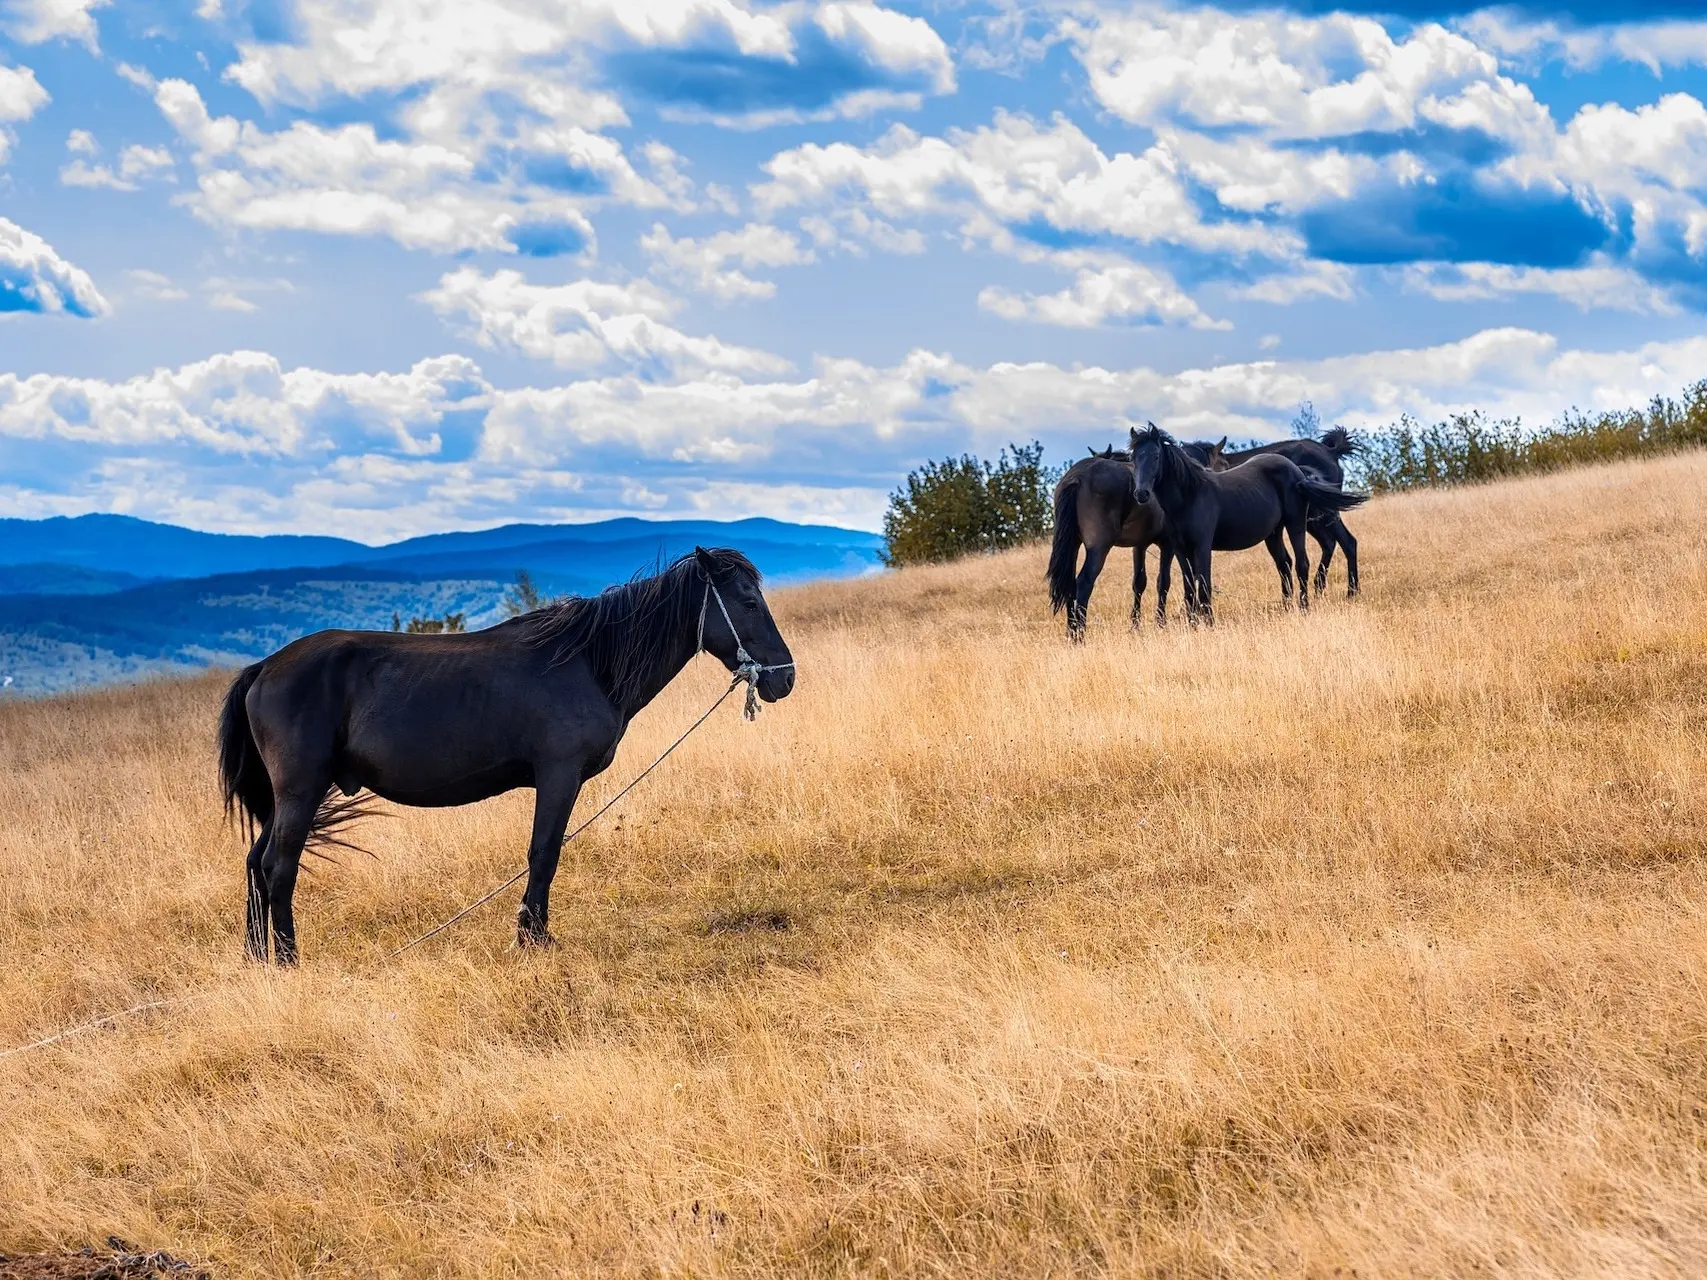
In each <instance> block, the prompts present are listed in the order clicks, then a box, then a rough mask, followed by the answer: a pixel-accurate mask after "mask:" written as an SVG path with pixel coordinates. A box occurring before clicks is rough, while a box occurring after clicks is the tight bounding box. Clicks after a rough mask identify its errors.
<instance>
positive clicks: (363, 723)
mask: <svg viewBox="0 0 1707 1280" xmlns="http://www.w3.org/2000/svg"><path fill="white" fill-rule="evenodd" d="M702 650H703V651H707V652H710V653H711V654H712V655H713V656H714V657H716V658H718V659H719V660H720V661H721V662H722V663H723V664H724V666H726V667H728V668H729V669H730V670H731V671H734V672H736V673H737V674H738V675H744V676H746V677H747V678H748V679H750V680H751V681H752V682H753V683H754V686H755V688H756V689H757V692H758V695H759V697H761V698H763V699H764V700H765V701H766V702H775V701H776V700H777V699H778V698H783V697H786V696H787V695H788V693H789V692H790V690H792V689H793V688H794V660H793V658H792V657H791V656H790V654H789V651H788V645H787V644H785V643H784V642H783V638H782V636H781V634H780V633H779V632H778V631H777V627H776V623H775V622H774V621H773V620H772V618H771V614H770V609H769V608H768V607H767V606H766V604H765V599H764V596H763V594H761V592H760V590H759V573H758V570H757V569H755V568H754V567H753V565H752V563H751V562H750V561H748V559H747V558H746V557H745V556H743V555H742V554H741V553H740V552H738V551H728V550H715V551H707V550H705V549H704V548H701V549H698V550H696V551H695V552H694V553H693V554H692V555H688V556H683V557H682V558H681V559H680V560H677V561H676V562H675V563H674V564H672V565H670V566H669V567H668V568H667V569H664V570H663V571H662V572H660V573H657V574H655V575H653V576H652V577H649V578H640V579H636V580H635V581H633V582H630V583H628V584H627V585H625V586H620V587H612V588H611V589H610V590H608V591H606V592H604V593H603V594H601V595H597V596H591V597H588V598H585V599H572V600H567V601H564V602H563V603H561V604H554V605H548V606H547V607H546V608H544V609H540V610H537V611H536V612H533V613H529V614H524V615H523V616H521V617H519V618H514V619H511V620H510V621H508V622H502V623H499V624H498V625H497V626H495V627H491V628H489V629H488V630H485V631H475V632H469V633H465V634H459V635H410V634H406V633H393V632H385V631H320V632H316V633H315V634H314V635H311V636H304V637H303V638H302V639H301V640H297V641H295V642H293V643H291V644H288V645H286V646H285V647H284V648H283V649H280V650H279V651H278V652H277V653H275V654H274V655H273V656H272V657H270V658H268V659H266V660H265V661H263V662H258V663H256V664H255V665H254V666H251V667H247V668H245V669H244V670H243V672H242V673H241V674H240V675H238V677H237V679H236V680H235V681H233V682H232V685H231V691H230V693H228V694H227V695H226V699H225V710H224V713H223V715H222V716H221V719H220V725H219V771H220V777H221V780H222V782H223V783H224V787H225V805H226V810H227V812H228V813H229V812H232V811H233V810H234V809H235V808H237V807H238V806H241V809H242V811H243V813H244V815H245V816H246V817H247V819H248V820H249V823H250V826H251V829H252V828H253V824H254V823H256V822H258V823H259V824H260V834H259V835H258V836H257V837H256V839H255V842H254V845H253V847H252V848H251V849H250V850H249V863H248V886H249V893H248V899H249V904H248V913H247V928H246V931H245V935H244V936H245V943H244V949H245V950H246V951H247V953H248V954H249V956H250V957H251V958H252V959H256V960H263V961H264V960H266V958H267V921H268V918H269V916H270V918H271V920H272V929H273V945H274V955H275V957H276V959H277V960H278V962H279V963H280V964H294V963H295V962H296V959H297V947H296V923H295V919H294V917H293V916H292V913H291V896H292V893H293V892H294V890H295V888H296V873H297V866H298V863H299V862H300V860H301V858H302V853H303V849H304V846H305V845H307V844H310V843H311V842H313V841H315V840H318V841H319V842H321V843H341V841H339V840H338V838H337V836H336V835H335V834H334V832H335V830H336V829H337V827H338V826H339V824H340V823H342V822H345V821H348V820H349V818H350V817H352V816H353V813H354V812H355V807H356V802H352V801H350V800H346V799H341V798H339V797H338V794H337V793H338V792H342V793H343V795H344V796H346V797H347V796H354V795H355V794H356V793H357V792H358V791H359V790H360V789H361V788H363V787H366V788H367V789H368V790H370V791H372V792H373V793H374V794H376V795H379V796H383V797H384V798H385V799H387V800H394V801H396V802H397V803H398V804H407V805H430V806H441V805H457V804H471V803H473V802H474V801H476V800H484V799H486V798H487V797H489V796H495V795H498V794H500V793H501V792H505V791H510V790H513V789H514V788H516V787H532V788H533V789H534V792H535V801H534V814H533V838H532V840H531V841H530V842H529V844H528V882H527V890H526V893H525V894H524V895H523V897H522V905H521V910H520V911H519V912H518V913H517V917H516V940H517V942H518V943H520V944H522V945H524V946H525V945H530V944H541V945H544V944H549V943H550V942H551V935H550V933H549V931H548V928H547V926H548V924H549V921H550V911H551V909H550V894H551V879H552V876H554V875H555V874H556V872H557V858H558V854H559V852H560V851H561V848H562V844H563V833H564V830H565V829H566V828H567V826H568V823H569V813H570V810H571V809H573V808H574V806H575V798H576V796H577V795H578V794H579V793H580V790H581V786H582V784H583V783H585V782H586V780H587V779H588V778H591V777H594V776H595V775H597V774H599V773H602V772H603V771H604V770H605V769H607V768H609V767H610V762H611V759H612V757H613V756H615V754H616V748H617V744H618V743H619V742H621V741H622V735H623V733H624V732H625V731H626V730H627V728H628V724H629V721H630V720H632V719H633V718H634V716H635V714H636V713H637V712H639V711H640V709H641V708H642V707H644V706H645V705H646V704H647V703H649V702H651V701H652V699H653V698H655V697H657V696H658V694H659V692H660V691H662V689H663V688H664V686H665V685H667V684H668V683H669V682H670V681H671V680H673V679H674V678H675V677H676V674H677V673H678V672H680V671H681V669H682V668H683V667H685V666H686V665H687V664H688V663H689V662H690V661H691V660H692V659H693V657H694V655H695V654H697V653H699V652H701V651H702Z"/></svg>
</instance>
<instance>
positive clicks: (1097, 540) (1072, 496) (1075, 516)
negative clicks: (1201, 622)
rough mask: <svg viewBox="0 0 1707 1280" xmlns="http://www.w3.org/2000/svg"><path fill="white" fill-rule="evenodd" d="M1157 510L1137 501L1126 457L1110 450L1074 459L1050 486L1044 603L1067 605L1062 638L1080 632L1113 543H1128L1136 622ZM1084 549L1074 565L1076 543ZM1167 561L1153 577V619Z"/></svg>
mask: <svg viewBox="0 0 1707 1280" xmlns="http://www.w3.org/2000/svg"><path fill="white" fill-rule="evenodd" d="M1163 523H1164V522H1163V519H1162V509H1161V508H1160V507H1159V506H1157V505H1156V504H1155V503H1154V502H1138V501H1136V500H1135V499H1134V497H1133V492H1132V461H1131V459H1130V458H1128V457H1127V456H1126V455H1125V454H1120V453H1116V452H1114V450H1113V449H1108V450H1105V451H1104V452H1102V453H1093V454H1092V455H1091V456H1090V457H1088V458H1080V459H1079V460H1078V461H1077V462H1075V463H1074V464H1073V465H1072V466H1071V467H1069V468H1067V473H1066V474H1065V475H1063V476H1062V477H1061V479H1060V482H1059V483H1057V484H1056V486H1055V539H1054V542H1053V544H1052V545H1051V547H1050V550H1049V570H1048V577H1049V605H1050V611H1051V612H1052V613H1059V612H1060V611H1061V610H1062V608H1065V609H1066V610H1067V637H1068V639H1071V640H1083V639H1084V637H1085V610H1086V608H1087V607H1088V606H1089V605H1090V602H1091V591H1092V590H1093V589H1094V588H1095V587H1096V581H1097V575H1098V574H1100V573H1101V572H1102V566H1103V562H1104V561H1106V560H1107V559H1108V553H1109V552H1110V551H1111V550H1113V549H1114V548H1115V547H1131V548H1132V625H1133V626H1137V625H1138V619H1139V616H1140V609H1141V608H1142V606H1143V603H1144V587H1145V584H1146V581H1147V579H1146V576H1145V573H1144V553H1145V552H1146V551H1147V550H1148V549H1149V547H1150V544H1151V543H1153V542H1159V541H1161V537H1162V525H1163ZM1080 544H1083V545H1084V548H1085V567H1084V568H1083V569H1080V568H1079V567H1078V563H1079V546H1080ZM1171 572H1172V566H1171V564H1170V562H1169V560H1168V557H1167V556H1165V555H1164V556H1163V557H1162V565H1161V572H1160V574H1159V575H1158V576H1157V578H1156V622H1157V624H1158V625H1160V624H1162V623H1164V622H1165V621H1166V618H1167V605H1168V583H1169V579H1170V577H1171Z"/></svg>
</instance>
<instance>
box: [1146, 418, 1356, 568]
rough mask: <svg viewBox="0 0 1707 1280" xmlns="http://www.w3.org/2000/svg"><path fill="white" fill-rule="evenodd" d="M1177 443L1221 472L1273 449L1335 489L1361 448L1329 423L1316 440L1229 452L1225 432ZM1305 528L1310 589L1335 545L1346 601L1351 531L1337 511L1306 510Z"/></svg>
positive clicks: (1352, 560) (1352, 542)
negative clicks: (1313, 558)
mask: <svg viewBox="0 0 1707 1280" xmlns="http://www.w3.org/2000/svg"><path fill="white" fill-rule="evenodd" d="M1180 447H1181V448H1182V449H1184V450H1185V451H1186V452H1187V453H1189V454H1191V456H1192V457H1193V458H1195V459H1196V460H1197V461H1198V462H1200V463H1202V464H1203V465H1204V466H1206V467H1208V468H1209V469H1210V470H1211V471H1225V470H1227V469H1229V468H1231V467H1236V466H1239V465H1241V464H1242V463H1245V462H1248V461H1250V459H1252V458H1256V457H1261V456H1263V455H1264V454H1271V453H1277V454H1279V455H1280V456H1281V457H1283V458H1290V459H1291V460H1292V461H1293V462H1296V463H1297V464H1298V466H1299V467H1300V468H1302V469H1303V471H1304V473H1305V474H1306V475H1310V476H1314V477H1316V478H1317V479H1320V480H1323V481H1325V482H1326V483H1328V484H1331V485H1332V486H1333V487H1334V488H1336V489H1342V488H1344V487H1345V467H1344V466H1343V463H1344V460H1345V459H1346V458H1348V457H1350V456H1351V455H1352V454H1355V453H1361V452H1363V446H1362V445H1361V444H1360V443H1359V442H1358V440H1357V438H1356V437H1355V436H1353V435H1352V434H1351V432H1349V431H1347V430H1346V429H1345V428H1344V427H1331V428H1329V429H1328V430H1327V431H1325V432H1323V433H1322V438H1321V439H1320V440H1278V441H1276V442H1275V443H1273V444H1264V445H1257V446H1256V447H1254V448H1251V449H1235V450H1233V451H1232V452H1231V453H1229V452H1228V451H1227V437H1226V436H1222V437H1221V442H1220V443H1219V444H1208V443H1205V442H1204V441H1201V440H1200V441H1194V442H1192V443H1190V444H1182V445H1181V446H1180ZM1306 528H1308V530H1309V532H1310V536H1311V537H1312V538H1314V539H1315V540H1316V543H1317V545H1319V546H1320V547H1321V548H1322V559H1321V561H1320V562H1319V563H1318V564H1317V566H1316V594H1317V595H1321V594H1322V593H1323V592H1325V591H1326V590H1327V589H1328V566H1329V565H1330V564H1331V563H1333V558H1334V548H1335V547H1336V546H1338V547H1340V548H1343V549H1344V551H1345V570H1346V590H1345V594H1346V598H1347V599H1348V600H1349V599H1351V598H1353V597H1354V596H1356V595H1357V594H1358V592H1359V591H1360V590H1362V588H1361V586H1360V585H1359V582H1358V577H1357V539H1356V538H1354V537H1352V536H1351V530H1350V529H1347V528H1346V527H1345V521H1343V520H1341V519H1340V516H1339V513H1338V512H1337V511H1317V510H1314V509H1312V511H1311V513H1310V519H1309V521H1308V522H1307V523H1306Z"/></svg>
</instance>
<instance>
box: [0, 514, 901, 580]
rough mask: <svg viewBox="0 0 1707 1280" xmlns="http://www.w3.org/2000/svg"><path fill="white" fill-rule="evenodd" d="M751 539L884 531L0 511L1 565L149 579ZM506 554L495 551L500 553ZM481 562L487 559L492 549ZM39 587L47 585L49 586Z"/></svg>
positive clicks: (868, 540)
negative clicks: (196, 519)
mask: <svg viewBox="0 0 1707 1280" xmlns="http://www.w3.org/2000/svg"><path fill="white" fill-rule="evenodd" d="M753 541H762V542H766V543H771V544H774V545H778V546H807V547H844V546H845V547H848V548H851V549H857V550H860V551H867V552H871V553H875V552H876V551H877V549H878V548H879V547H881V546H882V544H883V540H882V538H880V537H879V536H878V535H877V534H874V533H861V532H859V531H857V530H854V529H838V528H834V527H832V526H828V525H803V524H788V523H786V522H784V521H781V520H769V519H762V518H755V519H750V520H734V521H719V520H639V519H635V518H632V517H623V518H620V519H616V520H601V521H598V522H596V523H593V524H570V525H565V524H510V525H504V526H502V527H500V528H497V529H481V530H476V531H474V532H469V533H433V534H427V535H426V536H424V537H419V538H409V539H406V540H404V541H402V542H393V543H389V544H387V545H384V546H378V547H371V546H368V545H367V544H366V543H362V542H352V541H350V540H349V539H347V538H318V537H310V536H304V535H298V534H269V535H265V536H259V535H250V534H230V533H203V532H201V531H199V530H196V529H181V528H179V527H178V526H176V525H170V524H156V523H154V522H153V521H150V520H138V519H135V518H134V517H131V516H112V515H88V516H55V517H53V518H52V519H49V520H0V566H10V565H32V566H40V567H43V568H45V567H47V566H50V565H54V564H60V565H67V566H72V567H76V568H81V569H98V570H101V571H102V572H107V573H119V574H127V575H130V576H131V577H133V578H135V579H137V580H147V579H154V578H204V577H208V576H210V575H213V574H221V573H243V572H247V571H249V570H254V569H301V568H316V567H320V566H325V565H339V564H380V563H385V562H390V561H395V560H409V561H411V562H414V563H424V561H423V560H422V557H426V556H439V555H447V556H450V555H457V556H465V555H466V554H467V553H471V552H478V551H510V550H512V549H513V548H517V547H523V546H529V545H540V544H545V543H566V542H582V543H613V542H625V543H632V544H641V543H655V544H656V545H657V546H659V547H665V546H668V547H675V548H682V549H687V548H691V547H692V546H693V544H694V543H695V542H705V543H708V544H709V543H716V544H718V545H726V546H735V547H739V546H743V545H744V544H746V543H748V542H753ZM675 554H679V551H678V552H676V553H675ZM513 558H514V557H513V556H500V557H498V560H499V561H504V560H507V559H513ZM487 562H488V563H491V562H492V560H491V558H490V557H488V560H487ZM624 576H626V575H624ZM38 589H39V590H43V591H48V592H50V593H53V592H52V587H51V586H44V587H41V588H38Z"/></svg>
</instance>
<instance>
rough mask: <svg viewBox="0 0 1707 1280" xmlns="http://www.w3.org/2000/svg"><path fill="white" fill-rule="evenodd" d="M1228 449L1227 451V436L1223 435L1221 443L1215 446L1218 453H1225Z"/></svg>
mask: <svg viewBox="0 0 1707 1280" xmlns="http://www.w3.org/2000/svg"><path fill="white" fill-rule="evenodd" d="M1226 451H1227V437H1226V436H1222V437H1221V443H1220V444H1218V445H1216V446H1215V452H1216V453H1225V452H1226Z"/></svg>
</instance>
